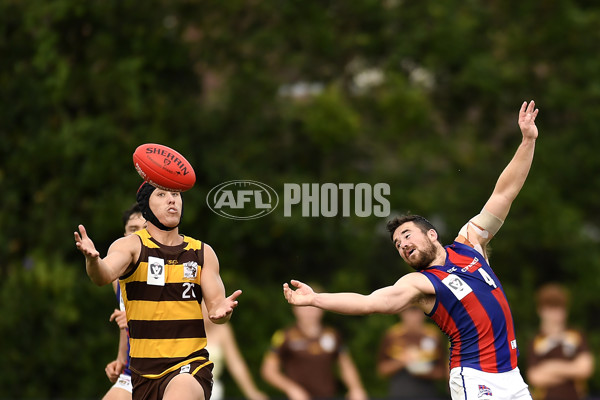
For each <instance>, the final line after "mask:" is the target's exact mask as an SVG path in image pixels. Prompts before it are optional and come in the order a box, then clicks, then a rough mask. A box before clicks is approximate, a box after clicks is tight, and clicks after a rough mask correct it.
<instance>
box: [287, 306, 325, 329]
mask: <svg viewBox="0 0 600 400" xmlns="http://www.w3.org/2000/svg"><path fill="white" fill-rule="evenodd" d="M292 310H293V312H294V315H295V316H296V320H297V321H298V325H301V326H303V325H306V324H318V323H320V321H321V319H322V318H323V310H321V309H320V308H317V307H310V306H309V307H292Z"/></svg>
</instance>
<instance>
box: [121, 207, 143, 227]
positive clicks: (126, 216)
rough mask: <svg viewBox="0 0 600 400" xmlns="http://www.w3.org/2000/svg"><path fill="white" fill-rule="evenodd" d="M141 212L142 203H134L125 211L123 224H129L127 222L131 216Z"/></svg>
mask: <svg viewBox="0 0 600 400" xmlns="http://www.w3.org/2000/svg"><path fill="white" fill-rule="evenodd" d="M141 213H142V209H141V208H140V205H139V204H138V203H133V204H132V205H131V207H129V208H128V209H127V210H125V211H124V212H123V225H124V226H125V225H127V222H129V218H131V216H132V215H134V214H141Z"/></svg>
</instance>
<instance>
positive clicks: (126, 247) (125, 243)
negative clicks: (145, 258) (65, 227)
mask: <svg viewBox="0 0 600 400" xmlns="http://www.w3.org/2000/svg"><path fill="white" fill-rule="evenodd" d="M74 236H75V246H76V247H77V249H79V251H81V253H83V255H84V256H85V269H86V271H87V274H88V276H89V277H90V279H91V280H92V282H94V283H95V284H96V285H98V286H102V285H106V284H108V283H111V282H113V281H114V280H115V279H117V278H118V277H119V276H121V275H123V273H125V271H126V270H127V268H128V267H129V266H130V265H131V264H132V263H133V262H134V256H135V254H136V253H137V254H139V248H140V244H139V239H137V238H135V237H134V235H130V236H127V237H123V238H120V239H117V240H116V241H115V242H113V244H112V245H111V246H110V248H109V249H108V253H107V255H106V257H105V258H100V253H99V252H98V250H96V247H95V246H94V242H92V239H90V237H89V236H88V234H87V232H86V230H85V227H84V226H83V225H79V232H75V233H74Z"/></svg>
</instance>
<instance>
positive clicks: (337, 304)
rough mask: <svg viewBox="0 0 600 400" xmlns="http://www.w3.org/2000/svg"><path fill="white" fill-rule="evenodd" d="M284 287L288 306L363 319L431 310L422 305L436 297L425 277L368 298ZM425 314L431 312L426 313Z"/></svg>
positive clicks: (412, 278)
mask: <svg viewBox="0 0 600 400" xmlns="http://www.w3.org/2000/svg"><path fill="white" fill-rule="evenodd" d="M290 283H291V285H292V286H293V287H294V288H295V290H294V289H292V286H290V285H288V284H287V283H284V284H283V295H284V296H285V298H286V300H287V301H288V303H290V304H292V305H297V306H314V307H319V308H322V309H323V310H327V311H333V312H337V313H340V314H352V315H365V314H372V313H381V314H396V313H398V312H400V311H401V310H403V309H404V308H406V307H408V306H411V305H417V306H419V307H421V308H430V307H431V304H428V302H426V301H424V300H425V299H427V298H428V297H429V296H431V295H433V294H435V290H434V288H433V285H432V284H431V282H430V281H429V279H427V278H426V277H425V276H423V275H422V274H419V273H410V274H407V275H404V276H403V277H402V278H400V279H399V280H398V281H397V282H396V283H395V284H394V285H392V286H387V287H384V288H381V289H378V290H375V291H374V292H373V293H371V294H369V295H362V294H358V293H315V292H314V291H313V290H312V288H311V287H310V286H308V285H307V284H305V283H302V282H300V281H297V280H292V281H291V282H290ZM426 311H430V309H429V310H426Z"/></svg>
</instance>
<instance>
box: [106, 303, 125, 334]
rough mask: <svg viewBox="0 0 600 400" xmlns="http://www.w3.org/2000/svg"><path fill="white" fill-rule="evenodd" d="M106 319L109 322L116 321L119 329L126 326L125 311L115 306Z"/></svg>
mask: <svg viewBox="0 0 600 400" xmlns="http://www.w3.org/2000/svg"><path fill="white" fill-rule="evenodd" d="M108 320H109V321H111V322H112V321H116V323H117V325H119V328H121V329H126V328H127V316H126V315H125V311H121V310H117V309H116V308H115V311H113V313H112V314H110V318H109V319H108Z"/></svg>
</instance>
